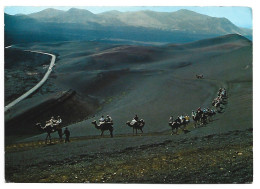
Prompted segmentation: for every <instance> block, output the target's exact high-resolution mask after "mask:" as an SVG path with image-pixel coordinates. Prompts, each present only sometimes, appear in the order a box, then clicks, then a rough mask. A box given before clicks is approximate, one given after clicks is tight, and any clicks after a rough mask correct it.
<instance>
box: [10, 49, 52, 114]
mask: <svg viewBox="0 0 260 189" xmlns="http://www.w3.org/2000/svg"><path fill="white" fill-rule="evenodd" d="M10 47H11V46H8V47H5V48H6V49H7V48H10ZM24 51H29V52H32V53H40V54H45V55H49V56H51V57H52V59H51V63H50V66H49V68H48V71H47V72H46V74H45V75H44V77H43V78H42V80H41V81H40V82H39V83H37V85H35V86H34V87H33V88H31V89H30V90H29V91H27V92H26V93H24V94H23V95H22V96H20V97H19V98H17V99H15V100H14V101H12V102H11V103H9V104H8V105H6V106H5V112H6V111H7V110H9V109H10V108H12V107H13V106H14V105H16V104H17V103H19V102H21V101H22V100H23V99H25V98H27V97H28V96H29V95H31V94H32V93H33V92H35V91H36V90H37V89H39V88H40V87H41V86H42V85H43V84H44V82H45V81H46V80H47V79H48V77H49V75H50V74H51V71H52V68H53V66H54V63H55V60H56V56H55V55H53V54H50V53H45V52H40V51H30V50H24Z"/></svg>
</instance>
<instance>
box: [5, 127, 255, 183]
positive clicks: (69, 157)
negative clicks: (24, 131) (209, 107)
mask: <svg viewBox="0 0 260 189" xmlns="http://www.w3.org/2000/svg"><path fill="white" fill-rule="evenodd" d="M155 137H157V138H160V139H159V140H157V139H156V141H157V142H150V143H147V144H143V143H142V142H143V141H142V140H143V138H147V140H151V141H153V140H154V138H155ZM131 138H135V139H134V140H132V139H131ZM131 138H129V137H124V138H121V139H120V138H116V142H118V143H125V144H124V145H122V144H120V145H118V148H117V149H110V148H109V145H110V144H111V140H112V139H109V138H107V139H103V140H102V141H100V142H99V143H97V142H94V143H92V142H91V141H86V140H76V141H72V143H69V144H68V143H67V144H55V145H52V146H45V147H40V146H37V144H35V145H34V147H33V148H29V149H28V147H25V146H26V144H23V146H20V147H10V148H8V150H7V152H8V151H9V150H10V151H13V152H12V153H7V154H6V181H8V182H85V183H86V182H87V183H89V182H90V183H104V182H105V183H251V182H252V181H253V141H252V130H251V129H248V130H243V131H232V132H227V133H223V134H218V135H215V134H213V135H207V136H203V137H202V136H200V137H191V138H189V137H187V136H184V135H182V138H179V139H176V137H175V136H168V137H167V136H160V135H157V136H143V137H140V136H137V137H131ZM92 140H94V139H92ZM96 140H100V139H96ZM129 142H132V144H131V145H129ZM127 143H128V145H127ZM91 145H94V146H95V148H96V149H98V150H93V146H91ZM28 146H29V144H28ZM69 146H70V147H69ZM71 146H73V148H75V150H73V152H71V151H70V150H69V149H70V148H71ZM127 146H128V147H127ZM19 148H25V149H26V148H27V150H22V151H20V150H19ZM39 148H40V149H39ZM39 150H40V151H41V152H40V154H38V155H35V154H36V153H39ZM43 153H45V154H46V155H47V156H48V157H47V158H44V159H43V158H41V159H40V160H37V159H35V160H33V159H34V158H36V157H39V155H41V154H43ZM15 156H18V157H20V158H15ZM23 156H24V158H21V157H23ZM12 159H17V160H18V161H16V162H13V161H12ZM24 159H26V161H24ZM30 159H31V161H29V160H30Z"/></svg>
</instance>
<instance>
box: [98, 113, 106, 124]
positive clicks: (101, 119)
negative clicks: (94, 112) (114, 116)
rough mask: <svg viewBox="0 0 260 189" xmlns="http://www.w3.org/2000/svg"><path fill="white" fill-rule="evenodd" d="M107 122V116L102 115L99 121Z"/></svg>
mask: <svg viewBox="0 0 260 189" xmlns="http://www.w3.org/2000/svg"><path fill="white" fill-rule="evenodd" d="M104 122H105V118H104V116H103V115H102V116H101V118H100V119H99V123H104Z"/></svg>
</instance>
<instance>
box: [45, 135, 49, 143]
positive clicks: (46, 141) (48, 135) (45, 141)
mask: <svg viewBox="0 0 260 189" xmlns="http://www.w3.org/2000/svg"><path fill="white" fill-rule="evenodd" d="M48 136H49V133H47V136H46V138H45V144H47V140H48Z"/></svg>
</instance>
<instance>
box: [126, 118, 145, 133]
mask: <svg viewBox="0 0 260 189" xmlns="http://www.w3.org/2000/svg"><path fill="white" fill-rule="evenodd" d="M126 124H127V125H128V126H129V127H133V134H134V132H135V134H137V130H140V131H141V132H142V133H143V127H144V125H145V122H144V120H143V119H140V121H136V122H135V123H134V124H131V122H130V121H127V122H126Z"/></svg>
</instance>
